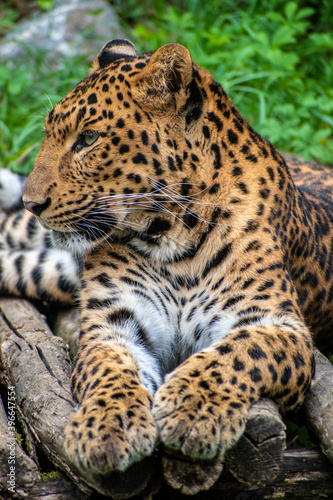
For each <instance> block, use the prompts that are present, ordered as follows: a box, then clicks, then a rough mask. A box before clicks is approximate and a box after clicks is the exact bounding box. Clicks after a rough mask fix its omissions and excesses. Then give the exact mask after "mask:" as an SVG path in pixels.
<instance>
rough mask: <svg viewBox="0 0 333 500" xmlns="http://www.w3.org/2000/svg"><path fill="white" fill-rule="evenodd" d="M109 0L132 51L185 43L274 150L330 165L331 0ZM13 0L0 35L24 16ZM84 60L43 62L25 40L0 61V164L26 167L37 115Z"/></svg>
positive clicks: (3, 13) (44, 2)
mask: <svg viewBox="0 0 333 500" xmlns="http://www.w3.org/2000/svg"><path fill="white" fill-rule="evenodd" d="M24 3H25V2H24V1H23V0H22V1H21V4H22V5H23V4H24ZM109 3H110V5H111V6H112V7H113V8H114V9H115V11H116V12H117V14H118V16H119V17H120V20H121V23H122V28H123V30H124V32H125V34H126V36H127V38H129V39H131V40H132V41H133V42H135V43H136V45H137V48H138V50H139V51H149V50H154V49H156V48H157V47H159V46H160V45H164V44H166V43H169V42H179V43H182V44H184V45H186V46H187V47H188V48H189V50H190V51H191V54H192V57H193V59H194V60H195V61H196V62H197V63H198V64H200V65H201V66H203V67H205V68H207V69H208V70H209V71H211V72H212V73H213V74H214V76H215V78H216V79H217V80H218V81H219V82H220V83H221V85H222V86H223V87H224V89H225V90H226V91H227V93H228V94H229V95H230V97H232V99H233V101H234V103H235V105H236V106H237V107H238V108H239V110H240V111H241V113H242V114H243V115H244V116H245V118H246V119H247V120H248V121H249V122H250V124H251V125H252V126H253V127H254V128H255V129H256V130H257V131H258V132H259V133H260V134H262V135H263V136H265V137H266V138H268V139H269V140H270V141H271V142H272V143H273V144H274V145H275V146H276V147H277V148H278V149H279V150H280V151H285V152H290V153H295V154H297V155H300V156H302V157H303V158H305V159H306V160H310V159H314V160H316V161H318V162H320V163H323V164H326V165H333V113H332V111H333V64H332V63H333V57H332V56H333V9H332V3H331V0H322V1H321V2H318V1H315V0H309V1H301V0H300V1H290V2H286V1H282V0H262V1H256V0H248V1H237V0H234V1H226V0H208V1H207V0H170V1H162V0H151V1H145V2H143V1H139V0H110V1H109ZM22 5H21V7H20V2H19V1H15V2H14V1H5V2H4V3H2V4H1V6H0V37H3V36H4V35H5V34H6V33H8V32H10V31H11V30H12V29H13V28H14V27H15V25H16V23H17V22H18V20H20V18H21V17H22V16H24V14H25V13H24V12H22V8H23V7H22ZM52 7H53V2H52V0H39V1H38V2H36V8H37V9H46V10H47V9H52ZM0 50H1V49H0ZM89 65H90V63H88V61H87V57H86V56H84V57H83V56H79V57H77V56H76V57H75V58H73V57H71V56H70V55H68V57H65V58H64V60H63V61H62V62H61V65H59V66H58V67H57V68H53V69H52V68H50V64H49V55H48V54H46V53H45V52H44V51H43V50H36V49H34V50H29V48H27V57H26V60H25V62H24V63H17V64H15V66H14V67H9V66H8V65H6V64H4V63H0V166H4V167H9V168H11V169H13V170H16V171H20V172H24V173H27V172H28V171H30V169H31V167H32V165H33V161H34V157H35V155H36V153H37V149H38V146H39V144H40V142H41V138H42V134H41V133H40V130H41V129H42V128H43V117H44V116H45V114H46V113H47V111H48V110H50V109H51V107H52V105H53V104H55V103H56V102H57V101H58V100H59V99H60V98H61V97H63V95H64V94H65V93H67V92H68V91H69V90H70V89H71V88H72V87H73V86H74V85H75V84H76V83H77V82H78V81H79V80H80V79H82V78H83V77H84V76H85V75H86V74H87V71H88V68H89Z"/></svg>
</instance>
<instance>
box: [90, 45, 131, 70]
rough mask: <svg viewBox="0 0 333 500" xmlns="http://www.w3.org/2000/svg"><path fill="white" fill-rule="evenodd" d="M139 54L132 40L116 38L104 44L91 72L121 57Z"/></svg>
mask: <svg viewBox="0 0 333 500" xmlns="http://www.w3.org/2000/svg"><path fill="white" fill-rule="evenodd" d="M137 55H138V53H137V51H136V48H135V45H134V44H133V43H132V42H130V41H129V40H125V39H122V38H116V39H114V40H111V41H110V42H108V43H106V44H105V45H103V47H102V48H101V50H100V51H99V53H98V54H97V56H96V58H95V60H94V62H93V65H92V68H91V72H92V73H93V72H94V71H97V70H99V69H102V68H105V67H106V66H109V65H110V64H112V63H113V62H114V61H116V60H117V59H119V58H120V57H128V56H131V57H135V56H137Z"/></svg>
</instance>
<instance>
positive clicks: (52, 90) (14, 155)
mask: <svg viewBox="0 0 333 500" xmlns="http://www.w3.org/2000/svg"><path fill="white" fill-rule="evenodd" d="M26 50H27V55H26V57H25V58H24V62H19V63H17V64H15V66H12V65H11V64H1V63H0V138H1V140H0V166H1V167H8V168H11V169H13V170H16V171H19V172H22V173H28V172H29V171H30V170H31V168H32V166H33V162H34V157H35V153H36V152H37V149H38V147H39V146H40V143H41V140H42V133H41V130H42V129H43V128H44V118H45V116H46V114H47V112H48V111H50V109H51V108H52V106H53V105H54V104H55V103H56V102H57V101H59V100H60V99H61V98H62V97H63V96H64V95H65V94H66V93H67V92H68V91H69V90H70V89H71V88H72V87H74V85H75V84H76V83H77V82H78V81H79V80H81V79H82V78H83V77H84V76H86V74H87V73H88V63H87V61H86V60H85V58H82V57H75V58H73V57H71V56H70V55H68V57H66V58H64V60H62V61H61V65H59V66H56V67H53V68H52V66H50V62H49V57H48V55H47V54H46V53H45V52H43V51H41V50H38V51H37V50H34V51H31V50H28V48H27V47H26Z"/></svg>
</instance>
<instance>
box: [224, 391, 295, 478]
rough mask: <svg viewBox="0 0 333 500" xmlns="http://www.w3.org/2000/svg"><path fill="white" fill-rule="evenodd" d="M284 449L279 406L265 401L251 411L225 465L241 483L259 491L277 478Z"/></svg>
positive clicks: (282, 425) (284, 442)
mask: <svg viewBox="0 0 333 500" xmlns="http://www.w3.org/2000/svg"><path fill="white" fill-rule="evenodd" d="M285 448H286V433H285V425H284V423H283V421H282V418H281V415H280V413H279V409H278V406H277V404H275V403H274V402H273V401H271V400H269V399H264V400H261V401H258V403H256V404H254V405H253V406H252V407H251V408H250V411H249V415H248V420H247V423H246V429H245V432H244V434H243V436H242V437H241V439H240V440H239V441H238V443H237V444H236V446H235V447H234V448H232V449H231V450H229V451H228V453H227V456H226V466H227V468H228V470H229V471H230V472H231V473H232V475H233V476H234V477H235V478H236V479H237V480H238V481H240V482H242V483H244V484H246V485H248V487H249V488H251V487H254V488H258V486H264V485H266V484H269V483H271V482H273V481H274V479H275V478H276V477H277V476H278V474H279V472H280V470H281V466H282V462H283V452H284V450H285Z"/></svg>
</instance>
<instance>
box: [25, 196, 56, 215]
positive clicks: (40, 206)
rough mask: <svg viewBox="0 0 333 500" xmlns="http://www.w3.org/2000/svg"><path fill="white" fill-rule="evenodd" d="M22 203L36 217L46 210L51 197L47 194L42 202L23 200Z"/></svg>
mask: <svg viewBox="0 0 333 500" xmlns="http://www.w3.org/2000/svg"><path fill="white" fill-rule="evenodd" d="M23 204H24V206H25V208H26V209H27V210H29V212H31V213H32V214H34V215H36V216H37V217H39V216H40V214H41V213H42V212H43V211H44V210H46V209H47V208H48V207H49V206H50V204H51V198H50V197H49V196H48V197H47V198H46V200H45V201H44V202H43V203H36V202H34V201H23Z"/></svg>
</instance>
